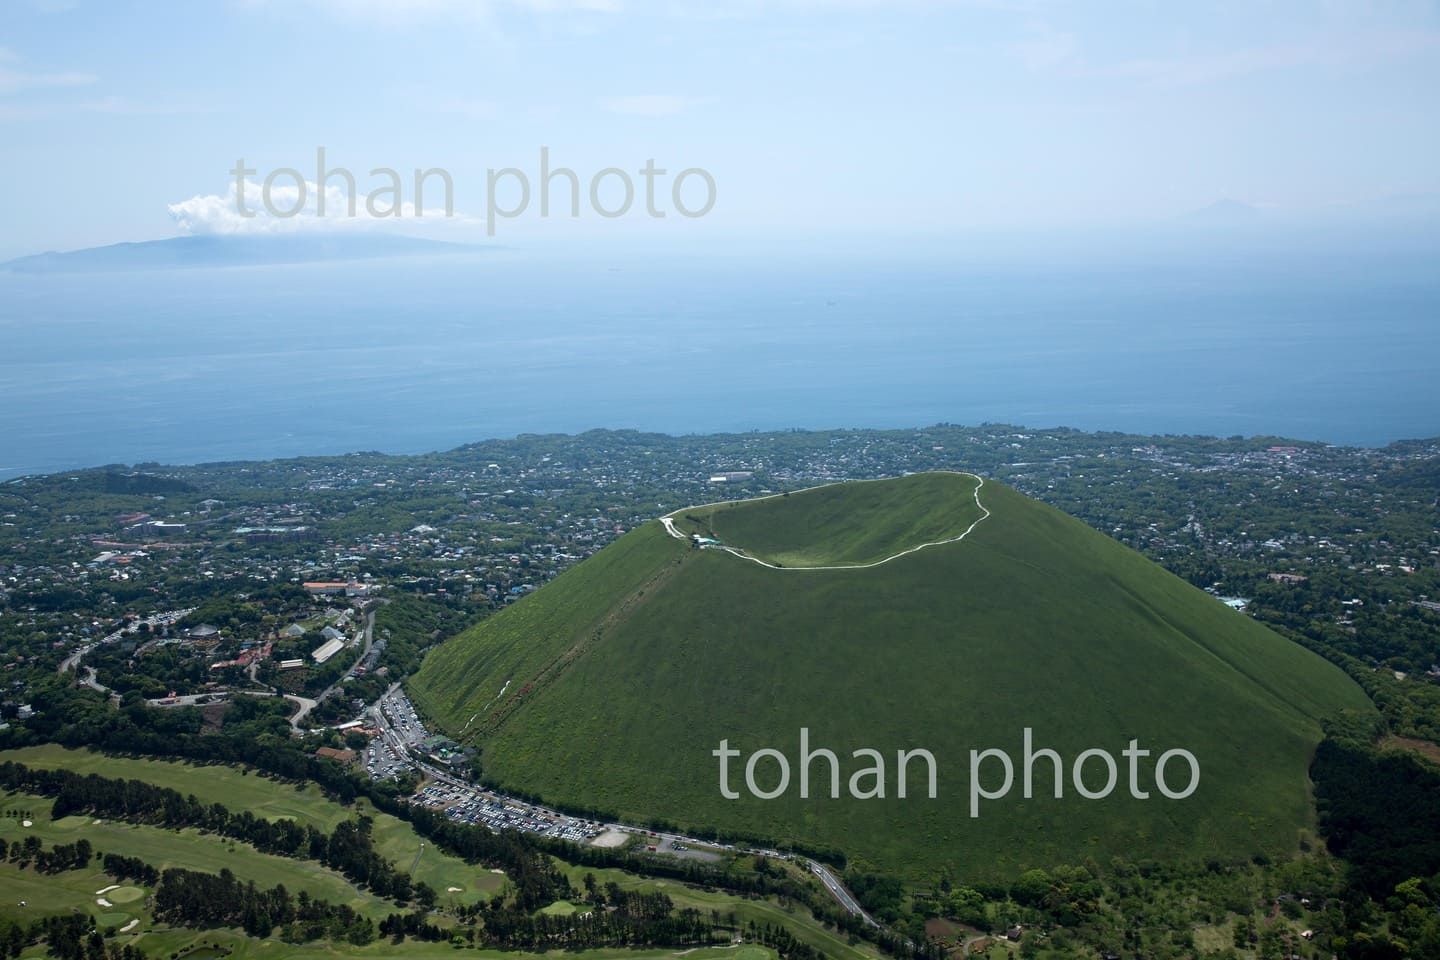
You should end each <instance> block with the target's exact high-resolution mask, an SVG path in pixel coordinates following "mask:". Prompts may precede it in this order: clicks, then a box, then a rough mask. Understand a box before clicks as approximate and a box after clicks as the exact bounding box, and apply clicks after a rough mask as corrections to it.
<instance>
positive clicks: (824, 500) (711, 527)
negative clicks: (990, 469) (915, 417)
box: [675, 473, 982, 567]
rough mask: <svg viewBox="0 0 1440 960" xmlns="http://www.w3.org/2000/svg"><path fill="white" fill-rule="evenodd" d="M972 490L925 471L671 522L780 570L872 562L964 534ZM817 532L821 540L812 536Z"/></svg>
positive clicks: (689, 514) (974, 513) (955, 477)
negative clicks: (712, 538) (741, 548)
mask: <svg viewBox="0 0 1440 960" xmlns="http://www.w3.org/2000/svg"><path fill="white" fill-rule="evenodd" d="M975 486H976V481H975V479H974V478H973V477H969V476H966V475H963V474H958V473H926V474H918V475H916V476H911V477H905V478H903V479H901V480H895V481H888V482H885V483H860V482H857V483H845V484H841V485H838V486H829V487H823V488H818V489H814V490H804V491H801V492H799V493H793V494H790V495H788V496H779V497H772V498H770V499H765V500H755V501H749V502H745V501H740V502H734V501H732V502H728V503H721V504H712V505H710V506H704V507H697V508H695V509H692V510H682V511H680V512H679V513H677V514H676V515H675V520H676V526H677V527H678V528H679V529H680V530H681V531H683V532H685V533H700V534H702V535H705V536H710V537H714V538H717V539H719V540H721V541H723V542H724V543H726V544H729V545H734V546H740V547H743V548H744V550H745V552H746V553H748V554H750V555H751V556H753V557H756V558H758V559H761V560H764V561H766V562H768V563H773V564H777V565H779V566H785V567H817V566H829V565H847V564H864V563H874V562H876V561H877V560H883V559H885V558H886V557H888V556H891V555H893V554H896V553H899V552H900V551H902V550H905V549H908V548H910V547H915V546H918V545H920V544H923V543H935V542H938V541H941V540H949V539H951V538H953V537H958V536H959V535H960V534H962V533H964V532H965V529H966V528H967V527H969V526H970V524H972V523H974V522H975V521H976V520H977V519H979V518H980V517H981V516H982V514H981V511H980V509H979V507H977V506H976V505H975V498H974V491H975ZM817 531H823V533H824V536H823V537H822V538H817V537H816V532H817Z"/></svg>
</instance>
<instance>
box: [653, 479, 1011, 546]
mask: <svg viewBox="0 0 1440 960" xmlns="http://www.w3.org/2000/svg"><path fill="white" fill-rule="evenodd" d="M937 472H939V471H937ZM947 472H953V473H956V474H959V475H960V476H962V477H972V478H974V480H975V506H977V507H979V508H980V516H979V517H976V518H975V520H974V522H972V523H971V524H970V526H968V527H966V528H965V532H964V533H962V534H960V535H959V536H958V537H950V538H949V539H946V540H932V541H931V542H929V543H922V544H919V545H918V546H914V547H908V548H906V549H904V550H901V551H900V552H899V553H892V554H891V555H890V556H888V557H886V558H884V559H883V560H875V561H872V562H870V563H846V564H839V565H835V566H825V567H781V566H777V565H776V564H773V563H767V562H766V561H764V560H761V559H759V558H758V557H752V556H750V554H748V553H746V552H745V551H743V550H740V549H737V548H735V547H727V546H725V545H723V544H721V545H719V546H716V547H713V548H712V549H716V550H723V551H724V552H726V553H728V554H730V555H731V556H734V557H739V558H740V559H741V560H749V561H750V562H751V563H758V564H760V566H762V567H766V568H768V569H770V570H784V571H796V570H799V571H806V570H868V569H870V568H871V567H878V566H880V565H881V564H885V563H889V562H890V561H891V560H898V559H899V558H900V557H904V556H909V555H910V554H912V553H918V552H919V551H921V550H924V549H926V548H927V547H939V546H943V545H945V544H947V543H959V542H960V541H961V540H964V539H965V538H966V537H968V536H970V531H972V530H974V529H975V528H976V527H978V526H979V525H980V524H981V522H982V521H985V520H988V519H990V511H989V510H987V509H986V508H985V504H983V503H981V502H980V488H981V487H983V486H985V478H984V477H982V476H980V475H979V474H974V473H965V472H963V471H960V470H955V471H947ZM878 482H879V481H877V480H842V481H840V483H822V484H820V485H819V486H816V487H807V488H805V489H804V490H797V491H795V492H796V493H808V492H810V491H811V490H823V489H824V488H826V487H836V486H840V485H841V484H844V483H878ZM783 496H786V494H783V493H773V494H771V495H770V496H768V497H754V498H752V499H749V500H722V501H720V503H718V504H715V503H712V504H704V506H712V507H713V506H720V505H721V504H727V503H756V502H758V501H760V500H774V499H775V498H776V497H783ZM698 506H699V505H697V506H695V507H681V508H680V509H679V510H672V511H670V512H669V513H667V514H666V515H665V516H663V517H661V518H660V523H661V525H662V526H664V527H665V532H666V533H668V534H670V536H672V537H674V538H675V539H676V540H688V539H689V538H688V537H687V536H685V534H683V533H681V532H680V531H679V530H676V529H675V519H674V518H675V514H677V513H681V512H683V511H685V510H695V509H697V507H698Z"/></svg>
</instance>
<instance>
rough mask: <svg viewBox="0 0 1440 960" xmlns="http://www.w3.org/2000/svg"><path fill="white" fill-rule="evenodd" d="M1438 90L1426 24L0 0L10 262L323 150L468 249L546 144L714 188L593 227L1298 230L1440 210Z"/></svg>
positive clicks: (164, 217) (143, 232) (949, 8)
mask: <svg viewBox="0 0 1440 960" xmlns="http://www.w3.org/2000/svg"><path fill="white" fill-rule="evenodd" d="M1437 92H1440V12H1437V5H1436V4H1435V3H1421V2H1414V3H1407V2H1396V3H1387V2H1366V3H1343V2H1324V0H1306V2H1268V0H1246V2H1234V3H1226V2H1215V3H1175V2H1155V3H1140V2H1134V3H1124V2H1118V0H1117V2H1104V3H1101V2H1070V3H1043V2H1020V0H1017V2H1007V0H989V2H985V0H973V2H940V0H935V2H924V0H913V2H906V0H892V2H879V0H876V2H866V0H782V2H772V3H761V2H737V3H725V2H723V0H713V2H708V3H700V2H697V3H682V2H671V3H667V2H657V0H591V2H566V0H388V2H387V0H217V2H202V0H187V2H181V0H171V2H161V0H152V2H123V0H103V2H102V0H0V210H3V213H0V217H3V219H0V223H3V228H0V257H4V256H14V255H20V254H24V253H30V252H35V251H38V250H43V249H66V248H71V247H77V246H86V245H90V244H95V243H103V242H112V241H117V240H131V239H148V238H154V237H162V236H170V235H174V234H175V233H177V232H179V230H180V229H181V226H182V225H181V224H180V223H178V222H177V220H176V218H175V215H174V214H172V212H171V209H170V207H171V205H174V204H182V203H183V202H184V201H189V200H192V198H199V199H198V200H196V201H194V202H192V203H191V204H189V205H188V206H182V207H181V208H180V213H181V216H182V218H188V221H187V223H186V225H188V227H189V229H192V230H206V229H215V228H216V227H217V225H218V226H219V227H221V228H226V224H227V223H229V225H230V226H234V224H233V222H231V221H227V220H226V217H225V212H224V210H223V209H222V210H220V212H218V213H217V212H216V208H217V206H218V208H224V207H225V205H226V204H227V203H228V200H227V198H226V194H227V190H228V188H229V185H230V183H231V180H232V178H231V175H230V173H229V171H230V169H231V168H232V167H233V166H234V165H235V162H236V160H237V158H240V157H244V158H245V160H246V162H247V164H248V165H249V166H251V167H253V168H256V169H257V171H258V176H257V177H256V179H259V178H260V177H263V176H264V175H265V174H266V173H268V172H269V171H271V170H273V169H275V168H277V167H283V166H288V167H297V168H299V169H301V170H302V171H305V173H306V175H307V176H309V177H311V178H313V177H314V173H315V149H316V147H317V146H323V147H325V148H326V151H327V159H328V161H329V162H330V164H331V165H332V166H334V165H343V166H345V167H346V168H348V169H350V170H352V171H355V172H356V173H357V174H359V175H360V189H361V191H362V193H363V192H364V191H365V190H367V189H370V188H371V187H374V186H376V185H377V182H374V181H372V180H371V179H370V178H369V177H368V176H367V174H368V171H369V170H370V169H371V168H372V167H382V166H384V167H392V168H397V169H399V170H401V171H404V172H405V173H406V176H407V178H408V176H409V174H410V171H412V170H413V169H414V168H415V167H419V166H423V167H442V168H445V169H447V170H448V171H450V173H451V174H452V176H453V178H454V181H455V185H456V194H455V203H456V207H457V210H458V212H460V213H462V214H466V215H468V216H469V217H470V218H473V219H467V220H464V221H461V222H456V223H452V224H449V225H446V227H445V228H444V229H443V230H441V231H440V233H441V234H442V235H448V236H454V237H455V238H457V239H477V240H479V239H483V237H484V228H483V226H482V225H480V223H479V222H478V221H479V220H480V219H483V216H484V213H485V205H486V183H487V181H486V170H487V168H491V167H494V168H499V167H511V166H513V167H518V168H521V169H522V170H525V171H527V172H528V173H529V174H530V175H531V176H538V163H539V149H540V147H541V146H542V145H544V146H548V147H549V150H550V154H551V159H552V163H554V164H558V165H564V166H567V167H571V168H573V169H575V170H576V171H577V173H579V174H580V175H581V176H582V177H583V178H587V179H588V178H589V177H590V176H591V175H593V174H594V173H596V172H598V171H599V170H601V169H603V168H605V167H611V166H614V167H620V168H623V169H626V170H628V171H631V173H632V175H635V172H636V171H638V169H639V168H640V167H642V166H644V165H645V163H646V161H647V160H648V159H650V158H653V159H654V160H655V164H656V166H657V167H663V168H666V169H667V170H669V171H670V173H671V174H672V175H673V173H675V172H676V171H678V170H679V169H681V168H685V167H703V168H704V169H706V170H707V171H709V172H710V173H711V174H712V175H713V177H714V179H715V182H716V185H717V203H716V207H715V209H714V211H713V212H712V213H711V214H710V215H709V216H707V217H705V218H702V219H701V220H694V221H683V222H681V221H680V220H679V218H677V217H675V216H673V215H671V216H670V217H669V218H667V220H666V221H665V222H664V223H663V224H661V223H657V222H655V221H652V220H649V219H648V218H646V217H645V216H644V215H643V212H632V214H631V215H630V216H628V217H627V218H626V220H625V222H624V223H623V224H621V225H617V224H614V223H610V222H608V221H605V222H602V221H600V220H599V218H597V217H595V216H593V215H592V214H590V213H589V211H588V208H587V209H586V210H585V211H584V212H582V218H581V220H582V222H581V224H580V229H581V231H582V232H583V231H585V230H597V229H611V228H616V229H618V230H621V231H625V232H626V233H627V234H634V233H637V232H641V233H643V232H644V231H647V230H653V231H660V230H663V231H668V233H667V234H666V235H667V236H676V237H679V236H681V235H682V233H684V232H686V231H688V232H689V234H690V235H695V236H700V235H706V234H708V235H710V236H736V235H744V234H766V235H774V234H776V233H777V232H780V233H783V232H787V231H794V232H797V233H806V232H810V233H819V234H829V235H843V234H846V233H855V234H868V235H875V234H897V233H900V234H904V233H927V234H934V233H940V234H943V233H950V232H963V231H966V230H975V229H981V228H988V227H994V226H1004V227H1032V226H1045V225H1052V224H1070V225H1076V224H1092V223H1093V224H1104V223H1125V222H1136V221H1145V220H1152V219H1165V218H1172V217H1174V216H1176V215H1177V214H1180V213H1183V212H1184V211H1187V210H1191V209H1194V208H1197V207H1202V206H1205V205H1207V204H1209V203H1212V202H1213V201H1215V200H1217V199H1219V198H1221V197H1231V198H1236V199H1239V200H1243V201H1246V202H1248V203H1253V204H1258V205H1264V206H1269V205H1274V207H1275V209H1279V210H1311V209H1319V208H1324V207H1328V206H1331V205H1336V204H1355V203H1367V202H1372V201H1374V200H1376V199H1377V198H1381V197H1385V196H1387V195H1393V194H1412V193H1426V192H1435V191H1437V190H1440V164H1437V163H1436V158H1437V156H1440V121H1437V115H1440V111H1437V110H1436V108H1435V100H1436V95H1437ZM637 182H642V183H643V181H638V178H637ZM659 182H660V183H661V184H662V187H663V189H664V191H665V193H663V194H662V197H663V198H664V203H663V204H662V206H668V205H669V197H668V182H667V181H665V180H660V181H659ZM207 197H208V198H210V199H209V200H207V199H205V198H207ZM404 199H405V200H407V201H408V200H412V199H413V197H411V196H409V195H408V185H407V194H406V196H405V197H404ZM512 199H513V198H512ZM537 202H538V201H537ZM637 204H638V201H637ZM428 205H431V204H430V203H429V202H428V201H427V206H428ZM240 226H241V227H242V228H246V227H247V225H240ZM502 228H503V233H502V234H501V236H500V239H502V240H503V239H504V238H505V236H509V237H511V238H514V239H522V240H525V241H527V242H528V241H530V240H531V239H532V238H544V237H548V236H559V231H563V230H565V229H568V228H567V227H566V225H564V224H559V225H556V224H552V223H543V222H541V221H539V220H538V219H537V218H536V217H534V216H533V215H531V216H530V217H528V218H522V219H518V220H516V221H514V222H513V223H509V222H507V223H505V224H503V225H502Z"/></svg>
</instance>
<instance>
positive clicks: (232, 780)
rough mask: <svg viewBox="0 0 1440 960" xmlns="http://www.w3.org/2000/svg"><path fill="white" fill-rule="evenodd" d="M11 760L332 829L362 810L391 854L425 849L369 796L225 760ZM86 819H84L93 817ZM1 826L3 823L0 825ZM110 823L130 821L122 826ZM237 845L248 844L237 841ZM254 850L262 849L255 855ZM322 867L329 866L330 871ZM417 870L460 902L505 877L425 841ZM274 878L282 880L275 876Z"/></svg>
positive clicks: (24, 752) (298, 867)
mask: <svg viewBox="0 0 1440 960" xmlns="http://www.w3.org/2000/svg"><path fill="white" fill-rule="evenodd" d="M5 760H13V761H15V762H17V763H23V764H26V765H27V766H31V767H34V768H36V769H45V770H50V769H57V768H64V769H66V770H73V771H75V772H76V773H98V774H100V775H101V776H106V777H133V778H135V779H138V780H144V781H146V782H148V783H153V784H156V785H157V786H162V787H169V788H171V789H173V790H178V791H179V792H181V793H183V794H187V795H188V794H194V795H195V796H197V797H199V798H200V799H201V800H202V801H204V802H205V803H222V804H224V805H225V806H226V807H228V808H230V809H231V810H236V811H238V810H249V811H251V812H252V813H254V814H255V815H256V816H257V817H264V818H266V819H269V820H276V819H280V818H282V817H292V818H294V819H296V820H299V821H301V822H302V823H313V824H315V825H316V826H317V827H321V828H322V829H325V830H327V831H328V830H332V829H334V827H335V825H336V824H338V823H340V822H341V821H343V820H346V819H349V818H350V817H353V816H354V815H355V814H356V813H357V812H363V813H365V814H366V815H368V816H370V817H372V818H373V819H374V821H375V827H374V836H375V845H376V848H377V849H378V850H379V851H380V854H381V855H382V856H384V857H385V858H386V859H387V860H390V861H391V862H392V863H395V864H396V865H398V866H399V867H401V868H402V869H406V870H408V869H409V868H410V865H411V864H412V863H414V862H415V854H416V853H417V852H419V850H420V844H421V840H420V837H419V835H417V834H416V833H415V831H414V830H413V829H412V828H411V827H410V825H409V824H408V823H405V822H404V821H403V820H398V819H396V818H395V817H392V816H390V815H389V814H387V813H382V812H380V811H378V810H375V809H374V808H373V807H370V806H369V805H368V804H366V803H365V802H364V801H363V800H362V801H358V802H357V803H356V804H355V805H354V806H353V807H351V808H348V809H347V808H345V807H342V806H340V805H339V804H337V803H334V802H332V801H330V800H327V799H326V798H325V796H324V795H323V794H322V793H321V792H320V790H319V788H318V787H316V786H314V785H313V784H312V785H309V786H306V787H305V788H304V789H301V790H296V789H295V788H294V787H292V786H290V785H288V784H282V783H276V782H275V781H273V780H267V779H265V778H263V777H260V776H257V775H254V774H247V773H246V772H245V771H243V770H241V769H239V768H237V767H227V766H219V765H216V766H204V767H202V766H195V765H191V764H184V763H171V762H168V761H164V760H139V759H131V758H127V757H107V756H105V755H104V754H99V753H93V752H91V751H88V750H66V749H64V748H62V747H57V746H53V745H46V746H40V747H24V748H22V749H19V750H6V751H3V752H0V761H5ZM47 809H48V805H47ZM68 822H69V820H66V821H62V823H68ZM88 822H89V821H86V823H87V824H88ZM3 829H4V827H3V826H0V830H3ZM112 829H115V830H122V829H130V828H121V827H118V826H117V827H114V828H112ZM160 832H164V831H160ZM77 836H78V835H77ZM91 842H92V843H95V844H96V846H97V848H98V849H100V850H103V851H106V852H109V851H110V850H111V849H112V848H111V847H106V846H103V845H101V844H100V842H99V841H98V840H97V839H96V838H95V837H91ZM217 842H218V841H217ZM114 849H115V852H117V853H133V854H134V855H135V856H140V857H142V858H143V859H145V860H147V861H150V862H153V859H152V856H150V855H147V854H145V853H144V852H143V850H141V849H137V850H134V851H131V850H129V849H128V848H127V849H125V850H121V849H120V848H118V847H116V848H114ZM239 849H247V848H244V846H243V845H239ZM251 852H253V851H251ZM256 856H262V855H260V854H256ZM206 859H207V857H201V859H200V860H198V861H197V863H196V864H194V865H192V864H187V863H184V862H181V861H178V860H177V861H175V862H174V864H173V865H174V866H189V867H191V869H197V870H198V869H205V867H203V866H201V865H200V864H203V863H204V862H205V860H206ZM267 859H274V860H277V861H279V864H280V865H281V866H282V868H283V869H288V870H289V872H290V873H291V874H293V875H296V876H303V875H306V874H307V873H308V872H310V871H312V870H319V869H320V868H318V867H316V866H315V865H314V864H301V863H300V862H298V861H293V860H285V859H283V858H267ZM212 862H213V864H214V866H213V867H212V868H211V869H215V870H218V869H219V868H220V867H221V866H227V865H229V863H230V862H229V860H216V861H212ZM158 865H159V864H157V866H158ZM231 869H232V870H234V871H235V873H236V874H237V875H238V876H248V875H246V874H244V873H241V871H240V869H239V868H238V867H234V866H231ZM282 872H283V870H282ZM322 872H326V873H328V871H322ZM336 876H338V874H337V875H336ZM414 877H415V879H417V880H423V881H425V882H426V883H428V884H430V886H432V887H434V888H435V891H436V893H438V894H439V895H440V899H441V900H442V901H448V900H449V899H450V898H451V897H452V896H453V897H456V898H458V899H459V901H460V902H462V903H473V902H475V901H476V900H484V899H487V898H488V897H489V895H490V893H491V892H493V891H494V890H496V889H498V888H499V886H500V878H499V877H496V876H495V875H494V874H491V873H490V872H489V871H487V870H484V869H481V868H479V867H472V866H469V865H468V864H466V863H465V861H463V860H461V859H460V858H458V857H453V856H449V855H448V854H445V853H442V852H441V851H439V850H436V849H435V846H434V844H427V845H426V846H425V852H424V854H423V855H422V856H421V858H420V864H419V866H418V867H417V868H416V870H415V873H414ZM255 880H256V882H257V883H259V882H261V878H260V877H258V876H257V877H256V878H255ZM270 882H271V883H274V882H279V881H278V879H277V880H272V881H270ZM285 882H286V883H287V884H289V883H290V882H291V881H289V880H286V881H285ZM452 886H453V887H460V888H461V891H462V892H460V893H458V894H451V893H449V892H448V890H449V888H450V887H452ZM355 905H357V904H352V906H355ZM382 915H383V914H382Z"/></svg>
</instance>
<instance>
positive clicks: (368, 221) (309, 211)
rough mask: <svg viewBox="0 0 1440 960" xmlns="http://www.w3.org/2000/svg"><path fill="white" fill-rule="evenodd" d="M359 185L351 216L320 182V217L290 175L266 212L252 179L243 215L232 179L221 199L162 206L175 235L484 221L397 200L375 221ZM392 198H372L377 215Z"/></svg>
mask: <svg viewBox="0 0 1440 960" xmlns="http://www.w3.org/2000/svg"><path fill="white" fill-rule="evenodd" d="M337 179H338V178H337ZM402 184H403V180H402ZM405 186H409V185H408V184H407V185H405ZM365 187H366V185H365V184H364V183H359V184H357V190H356V194H355V214H354V216H351V214H350V201H349V197H348V195H347V193H346V191H345V190H344V189H343V188H342V187H341V185H340V184H339V183H337V182H333V181H332V182H330V183H327V184H326V187H325V193H324V197H325V214H324V215H323V216H321V214H320V211H319V205H320V204H319V201H320V190H319V189H318V188H317V187H316V185H315V183H314V181H306V182H305V195H304V202H303V203H302V202H301V195H300V187H299V186H298V185H297V184H296V182H295V180H294V178H293V177H282V178H277V180H276V181H275V182H274V183H273V184H272V186H271V188H270V194H269V206H268V208H267V206H266V202H265V201H266V198H265V195H264V192H263V191H264V187H263V185H262V184H259V183H256V182H254V181H253V180H246V181H245V191H244V209H245V211H246V212H247V213H248V214H249V216H246V215H244V214H242V213H241V212H240V211H241V206H240V204H238V203H237V202H236V200H237V194H238V192H239V191H238V189H237V184H236V182H235V181H234V180H231V181H230V186H229V188H228V189H227V190H226V192H225V195H224V196H220V195H218V194H213V193H211V194H205V195H204V196H199V195H197V196H194V197H191V198H190V199H189V200H181V201H180V202H179V203H171V204H167V205H166V206H167V209H168V210H169V211H170V216H171V218H172V219H174V221H175V223H176V225H177V226H178V227H179V228H180V230H181V232H182V233H187V234H255V233H295V232H299V231H305V230H317V231H328V230H349V229H364V228H372V227H377V226H380V225H385V224H398V223H409V224H411V225H412V226H413V225H414V224H416V223H428V224H434V223H445V224H452V225H455V224H458V225H462V226H473V225H476V224H483V222H484V221H483V220H480V219H479V218H475V217H469V216H465V215H463V214H452V215H448V216H447V215H446V212H445V209H444V208H443V207H426V208H425V211H424V216H423V217H419V216H417V215H416V208H415V204H414V203H413V202H411V201H409V200H404V201H402V202H401V204H400V212H399V215H398V216H378V217H377V216H375V215H373V214H371V213H370V211H369V209H368V207H367V204H366V197H367V194H368V193H369V191H367V190H366V189H365ZM426 187H427V192H428V191H430V190H435V191H438V190H440V188H441V184H440V181H439V180H438V179H434V178H432V179H431V180H429V181H427V184H426ZM371 189H372V190H373V189H377V187H376V185H371ZM393 200H394V196H393V194H391V193H389V192H388V191H386V192H384V193H382V194H381V195H379V196H377V197H376V198H375V207H376V210H377V211H378V212H379V213H382V214H383V213H388V211H389V208H390V206H391V203H392V202H393ZM297 206H298V207H299V210H298V212H297V213H295V215H293V216H278V215H277V214H276V211H279V212H281V213H288V212H289V211H291V210H292V209H295V208H296V207H297Z"/></svg>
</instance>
